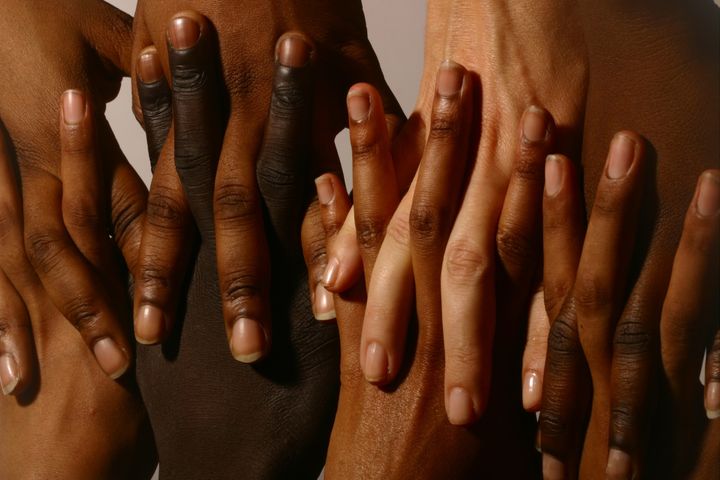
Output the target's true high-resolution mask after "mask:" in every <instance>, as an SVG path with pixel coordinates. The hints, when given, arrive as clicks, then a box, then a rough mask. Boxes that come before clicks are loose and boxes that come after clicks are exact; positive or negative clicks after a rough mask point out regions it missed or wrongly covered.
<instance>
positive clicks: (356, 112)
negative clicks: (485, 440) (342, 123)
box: [347, 90, 370, 123]
mask: <svg viewBox="0 0 720 480" xmlns="http://www.w3.org/2000/svg"><path fill="white" fill-rule="evenodd" d="M347 109H348V115H350V119H351V120H352V121H353V122H356V123H360V122H363V121H365V120H367V118H368V115H369V113H370V96H369V95H368V94H367V92H365V91H364V90H350V93H348V96H347Z"/></svg>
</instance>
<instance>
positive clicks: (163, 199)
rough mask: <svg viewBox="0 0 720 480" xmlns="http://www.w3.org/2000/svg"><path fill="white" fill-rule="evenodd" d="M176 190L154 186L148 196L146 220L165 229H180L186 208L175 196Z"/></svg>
mask: <svg viewBox="0 0 720 480" xmlns="http://www.w3.org/2000/svg"><path fill="white" fill-rule="evenodd" d="M176 195H177V194H176V192H175V191H172V190H170V189H166V188H154V189H153V190H152V192H151V194H150V197H149V198H148V203H147V222H148V223H149V224H150V225H153V226H155V227H159V228H162V229H166V230H180V229H182V228H183V227H184V226H185V223H186V218H185V217H186V215H185V213H186V209H185V208H184V207H183V205H182V204H181V202H180V201H178V199H177V198H176Z"/></svg>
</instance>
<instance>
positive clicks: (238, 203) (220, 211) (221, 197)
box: [215, 183, 260, 228]
mask: <svg viewBox="0 0 720 480" xmlns="http://www.w3.org/2000/svg"><path fill="white" fill-rule="evenodd" d="M259 208H260V205H259V201H258V196H257V193H256V192H255V191H254V190H253V189H252V188H249V187H247V186H245V185H240V184H235V183H224V184H222V185H219V186H218V187H217V190H216V192H215V217H216V218H217V220H219V221H232V222H234V223H238V224H240V225H249V224H251V223H253V222H254V221H255V219H256V218H257V215H258V212H259ZM218 228H221V225H218Z"/></svg>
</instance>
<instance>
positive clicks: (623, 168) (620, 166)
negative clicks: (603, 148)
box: [607, 133, 635, 180]
mask: <svg viewBox="0 0 720 480" xmlns="http://www.w3.org/2000/svg"><path fill="white" fill-rule="evenodd" d="M634 160H635V140H633V139H632V138H631V137H629V136H627V135H625V134H624V133H618V134H617V135H615V138H613V141H612V144H611V145H610V158H609V159H608V167H607V175H608V178H611V179H613V180H616V179H618V178H622V177H624V176H625V175H627V173H628V172H629V171H630V167H631V166H632V164H633V161H634Z"/></svg>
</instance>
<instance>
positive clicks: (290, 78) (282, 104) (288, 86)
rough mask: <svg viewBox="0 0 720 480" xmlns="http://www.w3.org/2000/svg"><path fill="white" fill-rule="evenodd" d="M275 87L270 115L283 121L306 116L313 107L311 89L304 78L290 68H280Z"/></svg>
mask: <svg viewBox="0 0 720 480" xmlns="http://www.w3.org/2000/svg"><path fill="white" fill-rule="evenodd" d="M278 73H279V74H278V76H277V79H276V81H275V83H274V86H273V93H272V100H271V103H270V114H271V115H272V116H275V117H278V118H282V119H292V118H295V117H296V116H298V115H301V116H305V115H306V114H307V112H309V111H310V107H311V105H312V95H311V93H310V89H308V88H307V85H306V83H307V82H305V81H304V79H303V78H302V77H300V76H299V75H297V73H299V72H297V73H296V72H293V71H292V69H290V68H288V67H279V72H278Z"/></svg>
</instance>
